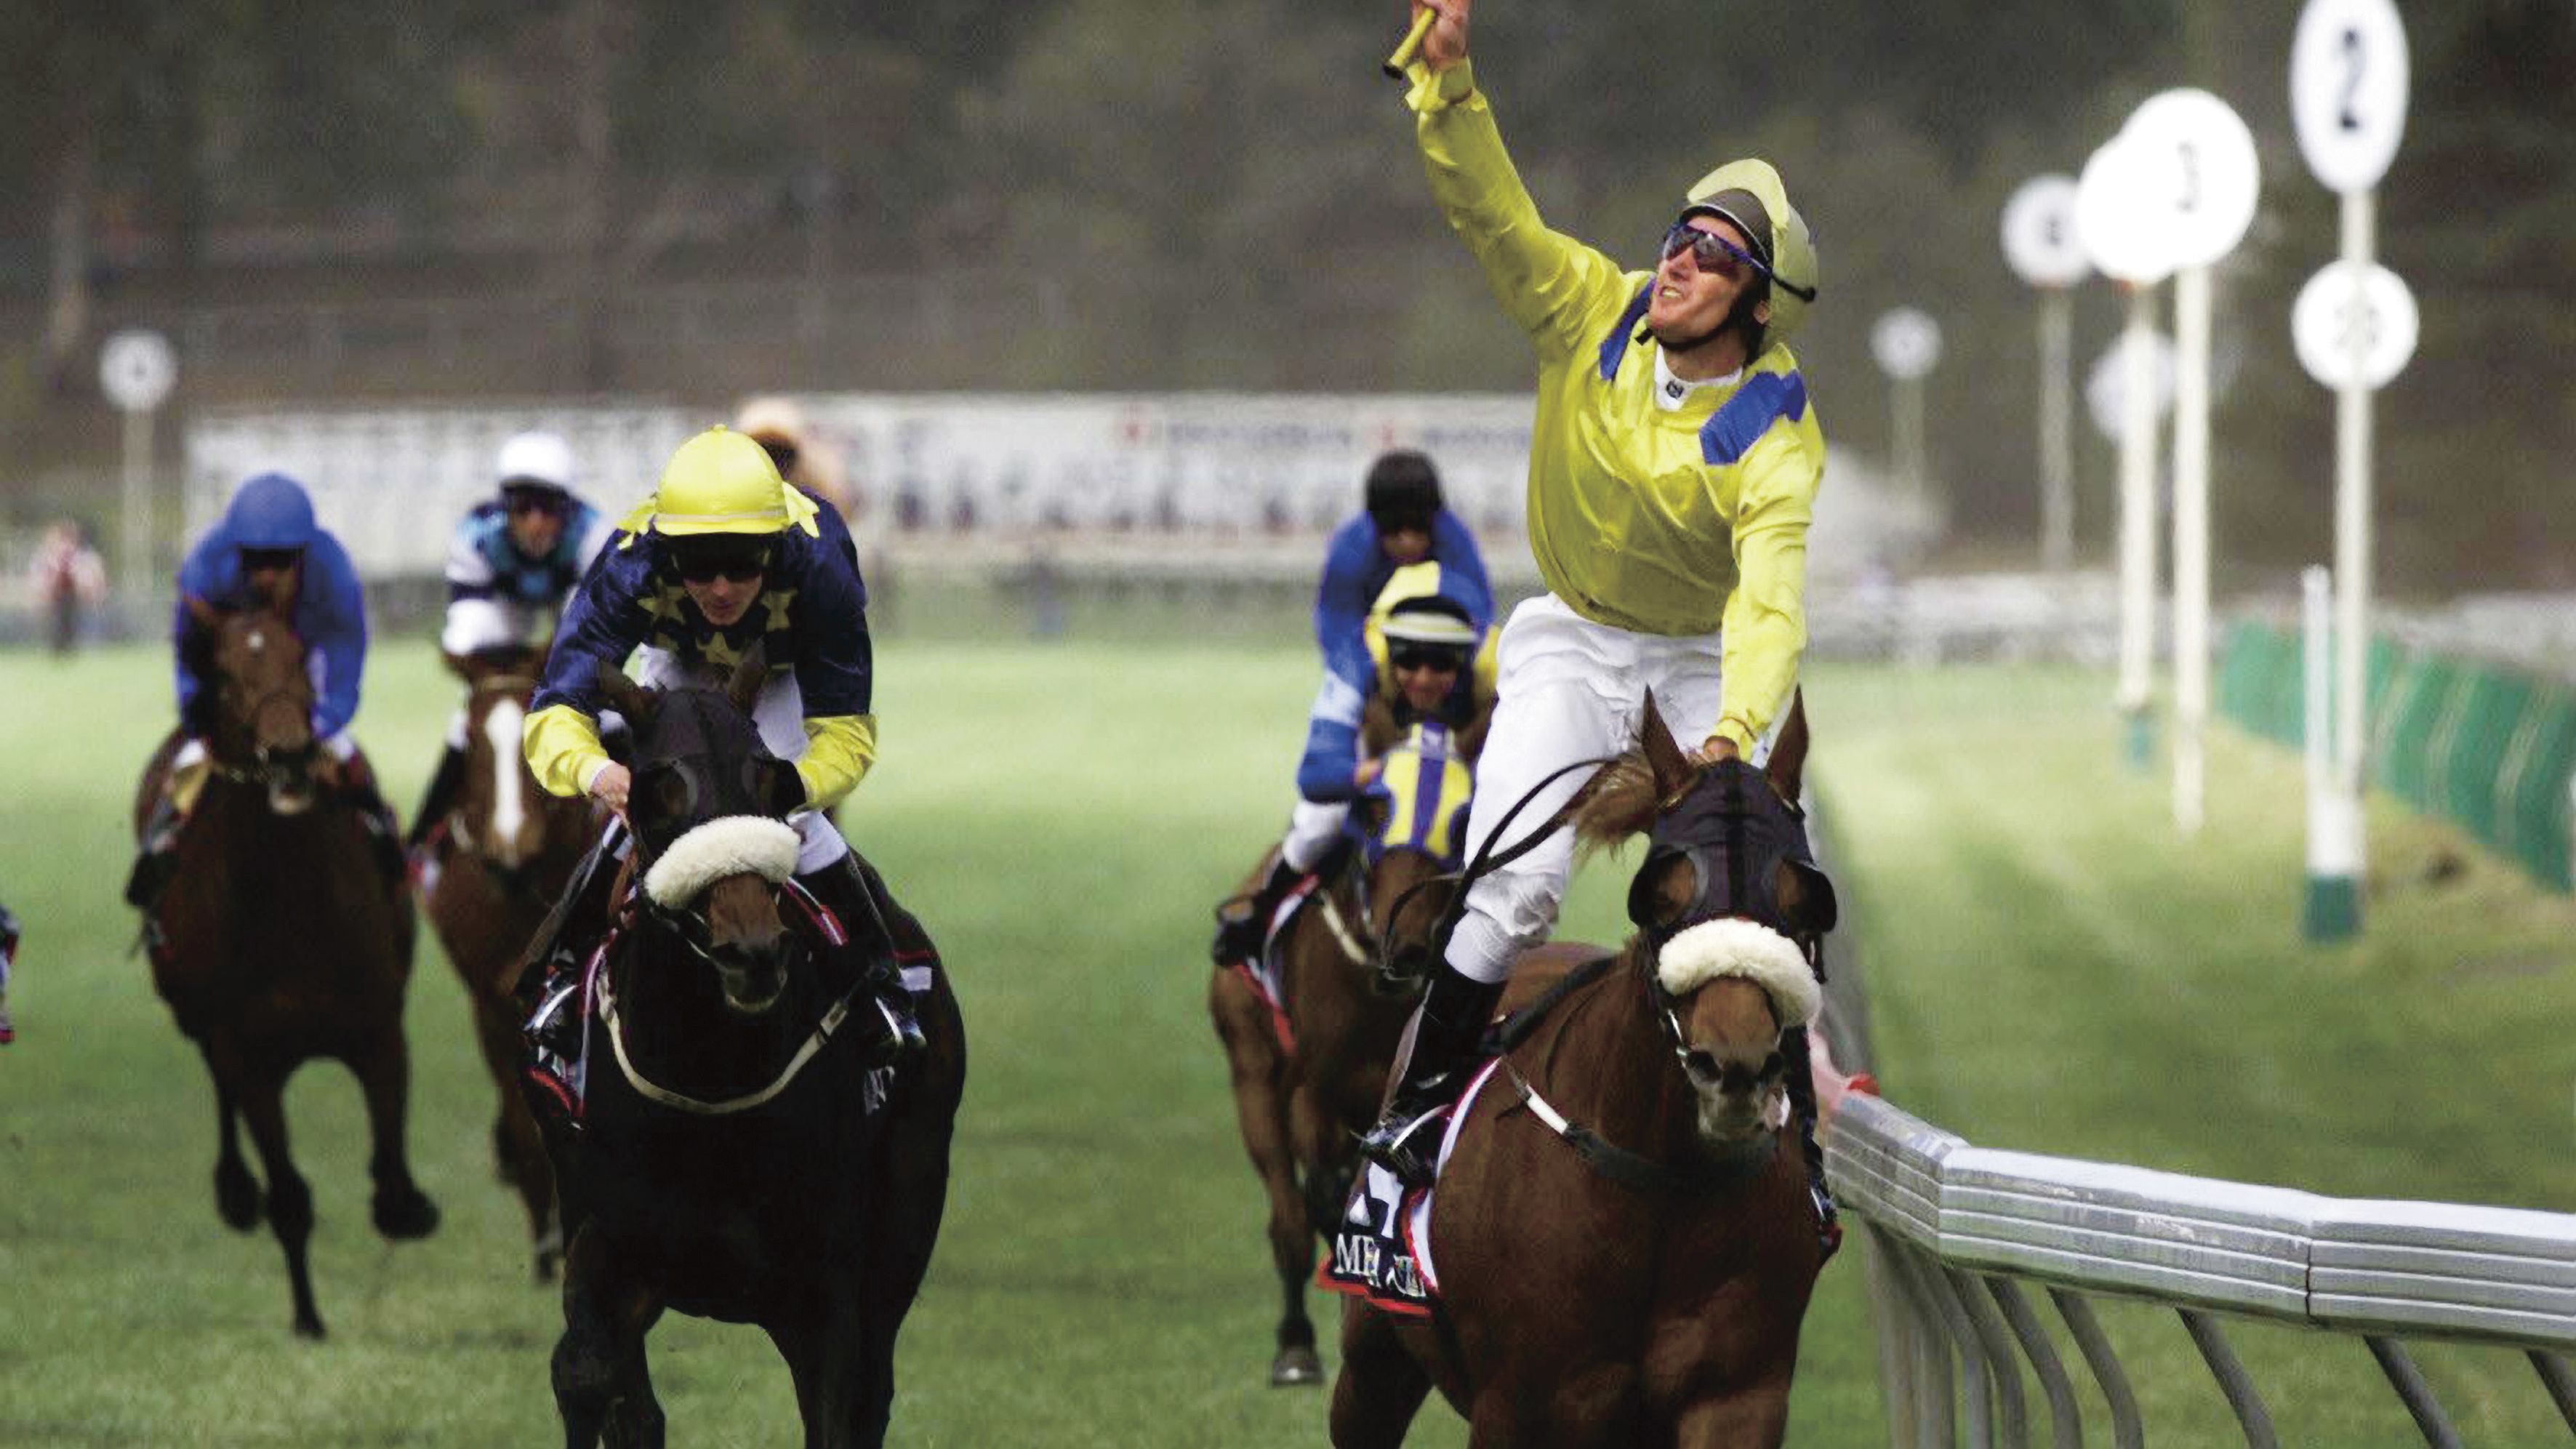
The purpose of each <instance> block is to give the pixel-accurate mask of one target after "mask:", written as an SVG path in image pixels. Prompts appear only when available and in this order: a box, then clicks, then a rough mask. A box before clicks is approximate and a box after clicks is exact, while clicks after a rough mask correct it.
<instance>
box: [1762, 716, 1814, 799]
mask: <svg viewBox="0 0 2576 1449" xmlns="http://www.w3.org/2000/svg"><path fill="white" fill-rule="evenodd" d="M1762 773H1764V774H1766V775H1768V776H1770V777H1771V788H1772V789H1774V790H1777V791H1779V792H1780V798H1781V799H1783V800H1786V801H1788V802H1789V803H1790V804H1792V805H1794V804H1796V803H1798V791H1799V788H1800V786H1801V784H1802V783H1803V782H1804V780H1805V778H1806V773H1807V691H1806V690H1805V689H1804V688H1803V687H1801V688H1797V689H1792V690H1790V691H1789V714H1788V717H1787V718H1786V719H1783V720H1782V721H1781V722H1780V732H1779V733H1778V734H1776V735H1774V736H1772V739H1771V758H1770V760H1769V762H1768V763H1766V764H1764V765H1763V767H1762Z"/></svg>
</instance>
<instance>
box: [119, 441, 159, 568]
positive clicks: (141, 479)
mask: <svg viewBox="0 0 2576 1449" xmlns="http://www.w3.org/2000/svg"><path fill="white" fill-rule="evenodd" d="M117 574H118V580H117V583H118V587H119V589H120V590H121V591H122V592H123V593H124V595H125V604H124V606H123V607H124V608H126V609H128V610H132V611H136V612H137V617H140V610H141V609H142V608H143V607H144V605H145V604H146V602H147V601H148V600H149V599H150V598H151V597H152V594H153V584H154V580H153V578H152V410H151V409H149V408H129V409H127V410H126V414H125V490H124V518H123V520H122V528H121V537H120V538H119V540H118V543H117Z"/></svg>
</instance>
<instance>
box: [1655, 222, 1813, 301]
mask: <svg viewBox="0 0 2576 1449" xmlns="http://www.w3.org/2000/svg"><path fill="white" fill-rule="evenodd" d="M1684 247H1688V248H1689V249H1690V254H1691V263H1692V265H1694V266H1696V267H1698V268H1699V269H1700V270H1701V271H1703V272H1715V273H1716V274H1717V275H1719V276H1721V277H1727V278H1733V277H1734V276H1736V275H1737V274H1738V272H1739V271H1751V272H1754V273H1757V274H1759V275H1760V276H1762V277H1764V278H1765V279H1767V280H1769V281H1770V282H1771V284H1772V285H1774V286H1776V287H1778V288H1779V289H1780V290H1781V291H1784V292H1786V293H1788V294H1789V295H1790V296H1792V297H1795V298H1797V299H1798V300H1799V301H1801V302H1812V301H1814V300H1816V289H1815V288H1813V287H1801V286H1797V285H1795V284H1794V283H1790V282H1784V281H1781V280H1780V275H1779V273H1777V272H1774V271H1772V270H1771V268H1770V266H1769V265H1768V264H1767V263H1765V262H1764V261H1763V260H1762V259H1761V258H1760V257H1757V256H1755V255H1754V254H1753V253H1751V252H1748V251H1746V250H1745V249H1744V248H1742V247H1740V246H1737V245H1736V244H1735V243H1733V242H1731V241H1728V240H1727V239H1726V238H1724V237H1722V236H1719V235H1718V234H1717V233H1715V232H1713V231H1702V230H1700V229H1699V228H1698V227H1695V226H1693V225H1691V224H1690V223H1689V222H1687V221H1677V222H1674V223H1673V229H1672V230H1671V231H1668V232H1665V233H1664V249H1663V260H1665V261H1668V262H1669V261H1671V260H1672V259H1673V258H1675V257H1677V256H1679V255H1681V252H1682V249H1683V248H1684Z"/></svg>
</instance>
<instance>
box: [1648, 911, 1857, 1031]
mask: <svg viewBox="0 0 2576 1449" xmlns="http://www.w3.org/2000/svg"><path fill="white" fill-rule="evenodd" d="M1655 974H1656V975H1657V976H1659V977H1661V978H1662V980H1663V983H1664V989H1665V990H1666V991H1669V992H1671V993H1672V994H1673V995H1675V996H1687V995H1689V994H1690V993H1691V992H1693V991H1696V990H1698V989H1699V988H1700V987H1703V986H1706V985H1707V984H1708V983H1710V982H1712V981H1715V980H1716V979H1717V978H1719V977H1721V976H1741V977H1744V978H1746V979H1747V980H1749V981H1751V982H1752V983H1753V984H1754V985H1756V986H1759V987H1761V988H1762V989H1763V990H1764V991H1765V992H1767V993H1769V995H1770V997H1771V1009H1772V1010H1773V1011H1775V1012H1778V1013H1779V1015H1780V1027H1781V1029H1782V1030H1784V1031H1785V1030H1787V1029H1788V1028H1790V1027H1793V1026H1804V1025H1806V1024H1807V1023H1808V1022H1810V1021H1813V1020H1815V1018H1816V1010H1817V1008H1818V1007H1820V1006H1822V1005H1823V1004H1824V991H1823V989H1822V988H1820V987H1819V986H1817V984H1816V973H1815V972H1814V971H1813V970H1812V969H1810V968H1809V967H1808V965H1807V956H1806V953H1805V952H1803V951H1800V950H1799V949H1798V945H1797V943H1796V942H1794V941H1792V940H1790V939H1789V938H1788V937H1786V936H1783V935H1781V934H1780V933H1779V932H1777V931H1775V930H1772V929H1771V928H1770V927H1769V926H1765V925H1761V924H1759V923H1758V922H1754V921H1748V920H1745V919H1743V918H1741V917H1737V916H1729V917H1726V918H1725V919H1722V920H1715V921H1702V922H1700V923H1699V924H1698V925H1696V926H1693V927H1691V928H1690V929H1688V930H1686V931H1678V932H1675V933H1674V935H1673V938H1672V939H1671V940H1669V941H1666V942H1665V943H1664V946H1663V949H1662V950H1661V951H1660V952H1658V953H1656V963H1655Z"/></svg>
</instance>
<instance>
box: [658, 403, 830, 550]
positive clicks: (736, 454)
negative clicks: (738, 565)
mask: <svg viewBox="0 0 2576 1449" xmlns="http://www.w3.org/2000/svg"><path fill="white" fill-rule="evenodd" d="M646 509H648V510H649V511H650V522H651V527H652V530H653V532H655V533H658V534H661V535H663V536H664V537H666V538H684V537H687V536H689V535H692V534H703V533H746V534H763V533H780V532H784V531H785V530H786V529H787V528H788V527H789V526H790V525H791V524H792V525H796V526H799V527H802V528H803V529H804V530H805V531H806V532H808V533H812V532H814V531H815V528H814V523H813V519H814V511H815V510H814V500H812V499H810V498H808V497H806V496H805V495H804V494H803V493H800V492H798V491H797V490H795V489H793V488H790V487H788V486H787V484H786V482H785V480H783V479H781V478H780V477H779V476H778V465H777V464H775V463H772V462H771V461H769V453H768V452H767V450H765V449H763V448H762V447H761V446H760V444H758V443H756V442H753V441H752V440H751V438H750V437H749V436H747V435H745V434H742V433H737V432H733V431H731V430H730V429H727V428H721V427H716V428H709V429H707V430H706V431H705V432H703V433H700V434H698V435H697V436H696V437H694V438H691V439H689V440H688V441H687V442H685V443H682V444H681V445H680V450H679V451H678V452H676V453H673V454H672V455H671V462H670V465H669V466H668V467H666V468H664V469H663V470H662V485H661V487H660V488H659V489H657V490H656V491H655V492H654V494H653V496H652V498H651V499H649V500H647V502H646Z"/></svg>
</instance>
